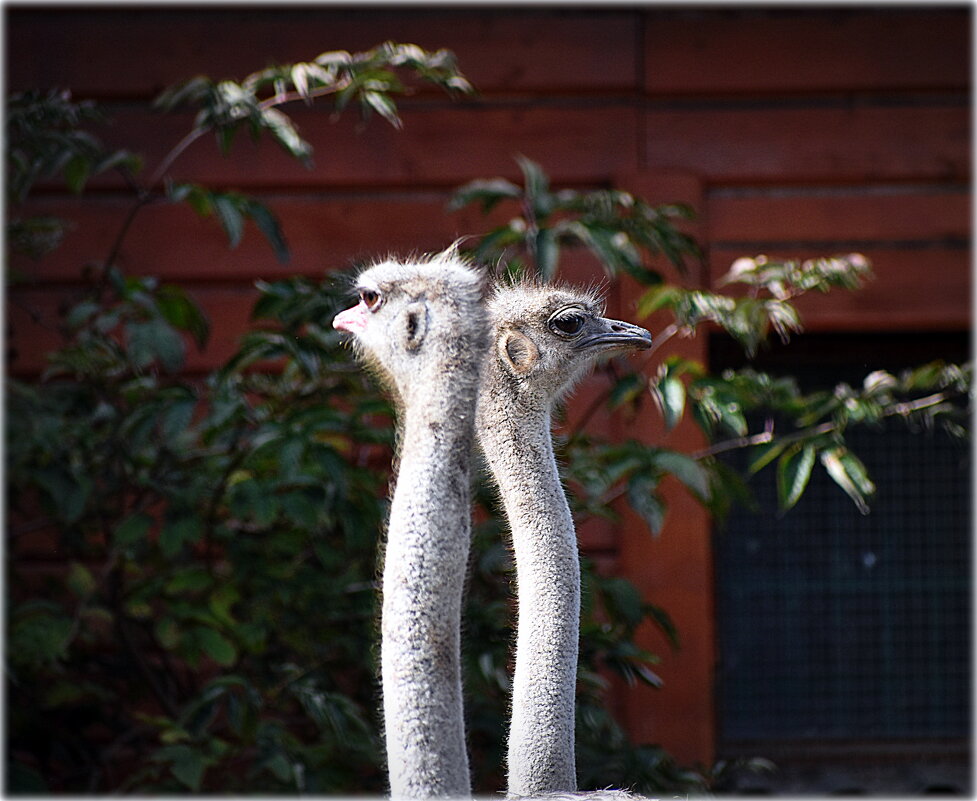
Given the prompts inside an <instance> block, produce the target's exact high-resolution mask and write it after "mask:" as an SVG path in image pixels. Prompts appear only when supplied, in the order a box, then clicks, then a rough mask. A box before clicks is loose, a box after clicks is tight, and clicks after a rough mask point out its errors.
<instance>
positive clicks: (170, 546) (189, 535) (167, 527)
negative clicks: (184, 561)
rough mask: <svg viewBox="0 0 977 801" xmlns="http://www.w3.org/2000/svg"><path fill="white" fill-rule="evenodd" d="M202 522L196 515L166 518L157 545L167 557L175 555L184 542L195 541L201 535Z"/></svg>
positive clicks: (202, 529)
mask: <svg viewBox="0 0 977 801" xmlns="http://www.w3.org/2000/svg"><path fill="white" fill-rule="evenodd" d="M203 531H204V526H203V522H202V521H201V520H200V519H199V518H197V517H189V516H187V517H178V518H176V519H174V520H167V521H166V523H165V524H164V525H163V528H162V530H161V531H160V534H159V546H160V549H161V550H162V552H163V556H165V557H166V558H167V559H169V558H172V557H174V556H176V554H177V553H179V551H180V548H182V547H183V545H184V544H185V543H193V542H197V541H198V540H199V539H200V537H201V536H203Z"/></svg>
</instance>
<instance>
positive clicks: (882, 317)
mask: <svg viewBox="0 0 977 801" xmlns="http://www.w3.org/2000/svg"><path fill="white" fill-rule="evenodd" d="M833 252H834V251H829V252H813V253H812V252H811V251H810V250H806V251H803V252H801V251H797V250H790V249H778V250H776V251H771V252H769V253H767V254H766V255H768V256H770V257H771V258H783V259H791V258H795V259H804V258H811V257H814V256H830V255H832V253H833ZM862 252H863V253H864V255H865V256H866V257H868V259H869V260H870V261H871V262H872V271H873V273H874V278H873V280H871V281H869V282H868V283H866V284H865V286H864V287H862V289H860V290H857V291H854V292H849V291H846V290H832V291H831V292H828V293H825V294H821V293H818V292H812V293H808V294H806V295H803V296H801V297H800V298H798V299H797V301H796V305H797V308H798V310H799V311H800V312H801V316H802V319H803V322H804V327H805V329H807V330H811V331H860V330H861V331H899V330H913V329H919V330H940V331H949V330H968V329H969V327H970V325H971V323H972V311H971V304H970V300H971V297H972V295H971V287H972V277H971V269H970V253H969V252H968V251H967V249H965V248H943V247H932V248H919V249H911V248H903V249H889V248H882V247H880V248H866V249H865V250H864V251H862ZM754 255H758V254H756V253H744V252H743V251H742V250H739V249H723V248H712V249H711V250H710V253H709V258H710V271H711V274H712V276H713V279H717V278H719V277H720V276H721V275H723V274H724V273H725V272H726V271H727V270H728V269H729V266H730V265H731V264H732V263H733V261H734V260H735V259H737V258H739V257H741V256H754Z"/></svg>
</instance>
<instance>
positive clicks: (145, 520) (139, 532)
mask: <svg viewBox="0 0 977 801" xmlns="http://www.w3.org/2000/svg"><path fill="white" fill-rule="evenodd" d="M152 525H153V519H152V518H151V517H150V516H149V515H147V514H143V513H142V512H137V513H136V514H133V515H130V516H129V517H127V518H126V519H125V520H123V521H122V522H121V523H120V524H119V525H118V526H117V527H116V529H115V532H114V533H113V535H112V541H113V542H114V543H115V544H116V545H118V546H119V547H120V548H127V547H129V546H130V545H135V544H136V543H137V542H142V541H143V540H145V539H146V536H147V535H148V534H149V529H150V527H151V526H152Z"/></svg>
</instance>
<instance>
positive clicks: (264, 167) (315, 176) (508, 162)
mask: <svg viewBox="0 0 977 801" xmlns="http://www.w3.org/2000/svg"><path fill="white" fill-rule="evenodd" d="M109 112H110V114H111V116H112V118H113V123H112V125H111V126H110V127H107V128H105V129H104V130H102V131H100V135H101V136H102V137H103V139H104V141H105V143H106V144H107V145H109V146H111V147H125V148H129V149H132V150H135V151H136V152H138V153H140V154H141V155H142V156H143V157H144V159H145V163H146V168H147V169H146V172H147V174H149V173H151V172H152V170H154V169H155V168H156V166H157V165H158V164H159V163H160V162H161V161H162V160H163V159H164V157H165V156H166V154H167V153H169V152H170V151H171V150H172V149H173V148H174V147H175V146H176V145H177V143H178V142H180V140H181V139H182V138H183V137H184V136H185V135H186V134H187V132H188V131H190V130H191V129H192V122H193V120H192V115H188V114H166V115H160V114H154V113H151V112H148V111H147V110H146V109H145V107H136V106H121V107H114V108H112V109H109ZM289 113H290V115H291V116H292V117H293V119H294V121H295V122H296V124H297V125H298V127H299V131H300V133H301V134H302V136H304V137H305V138H306V139H307V140H308V141H309V143H310V144H311V145H312V146H313V148H314V155H313V159H314V167H313V168H312V169H307V168H306V167H304V166H303V165H302V164H301V163H299V162H298V161H296V160H295V159H294V158H292V157H291V156H289V155H287V154H286V153H285V152H284V151H283V150H282V149H281V148H280V147H279V146H278V145H277V144H276V143H275V142H273V141H271V140H270V139H267V138H264V139H262V140H261V141H260V142H258V143H254V142H253V141H252V140H251V139H250V137H249V136H248V135H247V134H246V133H243V132H242V133H241V134H240V135H239V137H238V138H237V139H235V141H234V146H233V148H232V151H231V154H230V155H229V156H228V157H226V158H225V157H223V156H222V155H221V154H220V151H219V150H218V147H217V143H216V140H215V138H214V137H213V136H209V135H208V136H204V137H201V138H200V139H199V140H197V141H195V142H194V143H193V144H192V145H191V146H190V147H189V148H188V149H187V150H186V151H184V153H183V154H182V155H181V156H180V157H179V158H178V159H177V160H176V161H175V163H174V166H173V169H172V170H171V172H170V174H171V175H172V176H173V177H174V178H175V179H178V180H193V181H198V182H203V183H208V184H217V185H225V186H235V187H240V188H256V187H266V188H267V187H282V186H289V187H306V188H308V187H322V186H326V185H330V184H332V185H340V186H356V187H362V186H378V185H379V186H416V185H422V186H423V185H427V186H430V185H432V184H433V185H447V186H453V185H457V184H461V183H464V182H466V181H469V180H471V179H473V178H487V177H494V176H497V175H504V176H507V177H509V178H512V179H516V178H518V177H519V176H520V172H519V169H518V166H517V164H516V162H515V161H514V157H515V156H516V155H518V154H522V155H524V156H526V157H528V158H530V159H533V160H535V161H538V162H540V163H541V164H542V166H543V167H544V169H546V170H547V171H548V172H549V173H550V176H551V177H552V178H553V179H554V180H559V181H577V182H580V181H583V182H588V181H594V180H602V179H606V178H607V177H608V176H610V175H611V174H613V173H615V172H621V171H625V170H632V169H634V168H635V167H636V166H637V158H638V147H637V145H638V134H637V112H636V111H635V110H634V109H633V108H630V107H628V106H627V105H626V104H622V103H619V102H616V101H608V102H607V103H592V102H591V103H587V102H584V101H573V102H569V101H568V102H567V103H564V104H560V105H557V106H550V105H545V106H544V105H521V104H516V105H505V106H492V105H487V104H479V103H474V102H472V103H468V102H466V103H450V102H447V103H440V102H439V103H431V104H425V105H421V106H416V105H415V106H412V107H410V108H405V109H404V110H403V120H404V128H403V130H400V131H397V130H395V129H394V128H392V127H391V126H390V125H388V124H387V123H386V122H384V121H383V120H381V119H379V118H377V117H374V118H373V119H371V120H370V121H369V123H368V124H367V125H365V126H364V125H363V124H362V123H361V121H360V119H359V116H358V114H357V113H356V112H355V111H349V112H347V113H346V114H344V115H343V116H342V117H340V118H339V119H338V120H337V121H333V120H332V118H331V115H330V114H329V112H328V109H318V108H316V107H312V108H308V109H307V108H305V107H303V106H302V105H301V104H298V105H296V106H293V107H290V109H289ZM609 137H610V138H609ZM610 141H612V142H613V146H609V142H610ZM93 185H94V186H117V187H118V186H121V185H122V184H121V180H120V179H118V178H116V177H114V176H106V177H104V178H99V179H97V180H95V181H93Z"/></svg>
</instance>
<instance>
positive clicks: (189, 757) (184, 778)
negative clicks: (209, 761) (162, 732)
mask: <svg viewBox="0 0 977 801" xmlns="http://www.w3.org/2000/svg"><path fill="white" fill-rule="evenodd" d="M170 748H171V749H172V750H171V752H170V753H171V755H172V756H171V759H172V764H171V765H170V771H171V772H172V773H173V776H174V777H175V778H176V779H177V781H179V782H180V784H182V785H184V786H185V787H187V788H188V789H189V790H191V791H192V792H194V793H198V792H200V785H201V783H202V782H203V778H204V771H205V770H206V764H205V762H204V756H203V754H202V753H201V752H200V751H199V750H197V749H196V748H193V747H192V746H189V745H176V746H170Z"/></svg>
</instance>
